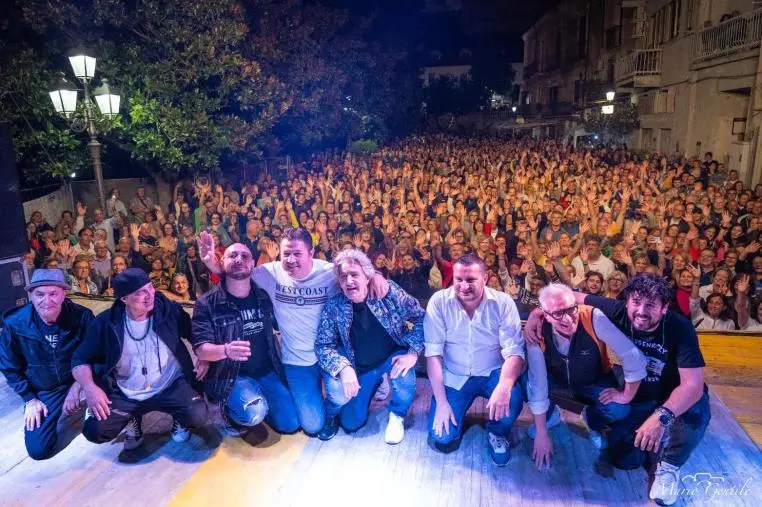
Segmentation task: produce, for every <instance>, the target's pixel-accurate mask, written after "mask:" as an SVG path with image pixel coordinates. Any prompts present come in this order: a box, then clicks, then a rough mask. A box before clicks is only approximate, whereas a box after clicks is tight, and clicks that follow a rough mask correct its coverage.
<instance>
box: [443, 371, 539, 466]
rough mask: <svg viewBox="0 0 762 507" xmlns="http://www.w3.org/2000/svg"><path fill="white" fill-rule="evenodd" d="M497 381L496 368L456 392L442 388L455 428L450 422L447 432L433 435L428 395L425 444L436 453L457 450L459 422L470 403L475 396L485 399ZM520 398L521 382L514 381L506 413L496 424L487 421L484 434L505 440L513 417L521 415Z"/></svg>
mask: <svg viewBox="0 0 762 507" xmlns="http://www.w3.org/2000/svg"><path fill="white" fill-rule="evenodd" d="M499 380H500V369H499V368H498V369H496V370H495V371H493V372H492V373H491V374H490V376H489V377H470V378H469V379H468V380H467V381H466V383H465V384H464V385H463V387H461V388H460V389H453V388H452V387H447V386H445V394H446V396H447V402H448V403H449V404H450V407H451V408H452V412H453V414H454V415H455V421H456V423H457V426H454V427H453V425H452V424H450V423H448V424H449V426H450V428H449V433H442V436H437V435H436V433H434V429H433V426H434V415H435V414H436V411H437V401H436V399H435V398H434V397H433V396H432V397H431V406H430V407H429V443H430V445H432V447H434V448H435V449H436V450H438V451H442V452H452V451H454V450H455V449H457V446H458V443H459V441H460V437H461V436H462V434H463V419H464V418H465V416H466V412H467V411H468V408H469V407H470V406H471V404H472V403H473V402H474V400H475V399H476V397H477V396H482V397H483V398H487V399H489V397H490V396H492V392H493V391H494V390H495V387H497V384H498V382H499ZM523 403H524V397H523V395H522V393H521V383H520V382H519V381H516V383H515V384H514V386H513V389H512V390H511V405H510V407H511V408H510V413H509V414H508V416H507V417H504V418H502V419H500V420H499V421H488V422H487V431H489V432H490V433H494V434H495V435H498V436H501V437H507V436H508V434H509V433H510V431H511V427H512V426H513V423H514V421H516V418H517V417H518V416H519V414H521V407H522V405H523Z"/></svg>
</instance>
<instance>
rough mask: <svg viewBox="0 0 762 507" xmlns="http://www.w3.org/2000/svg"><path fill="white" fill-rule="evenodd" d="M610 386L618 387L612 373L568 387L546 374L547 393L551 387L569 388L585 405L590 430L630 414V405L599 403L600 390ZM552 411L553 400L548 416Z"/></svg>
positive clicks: (599, 428) (598, 429)
mask: <svg viewBox="0 0 762 507" xmlns="http://www.w3.org/2000/svg"><path fill="white" fill-rule="evenodd" d="M610 387H615V388H618V385H617V381H616V378H615V377H614V375H613V374H611V375H605V376H603V377H601V378H599V379H598V380H597V381H596V382H595V383H594V384H589V385H586V386H584V387H577V388H570V387H567V386H564V385H562V384H560V383H559V382H557V381H556V380H555V378H553V377H552V376H551V375H550V374H548V394H550V392H551V390H552V389H570V390H571V392H572V394H574V396H576V397H577V398H579V399H580V400H581V401H582V402H583V403H585V405H587V425H588V426H589V427H590V429H591V430H594V431H600V430H601V429H603V428H604V427H605V426H606V425H608V424H609V423H612V422H614V421H621V420H622V419H624V418H626V417H627V416H628V415H630V405H629V404H626V405H623V404H621V403H606V404H604V403H601V402H600V401H599V400H598V396H600V394H601V392H602V391H603V390H604V389H608V388H610ZM552 412H553V402H551V403H550V408H548V412H547V414H548V416H550V414H551V413H552Z"/></svg>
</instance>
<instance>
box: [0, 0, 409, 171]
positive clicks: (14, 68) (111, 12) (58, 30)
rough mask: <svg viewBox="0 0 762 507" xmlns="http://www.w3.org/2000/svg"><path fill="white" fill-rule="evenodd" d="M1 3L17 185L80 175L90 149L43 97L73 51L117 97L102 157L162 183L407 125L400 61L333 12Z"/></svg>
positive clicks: (216, 0) (0, 82)
mask: <svg viewBox="0 0 762 507" xmlns="http://www.w3.org/2000/svg"><path fill="white" fill-rule="evenodd" d="M9 3H10V8H9V9H8V10H7V11H6V12H4V13H1V14H0V41H4V42H0V78H1V79H0V118H4V119H7V120H8V121H10V122H11V123H12V124H13V125H14V135H15V138H14V140H15V142H16V150H17V154H18V159H19V163H20V164H21V166H22V170H23V171H24V172H25V174H29V175H42V174H50V175H62V174H70V173H71V172H74V171H76V170H77V169H79V168H80V167H81V166H82V164H88V163H89V162H88V154H87V150H86V149H85V147H84V145H85V144H86V136H82V135H80V136H78V135H75V134H72V133H71V132H69V130H68V126H67V124H66V121H65V120H63V119H61V118H59V117H57V116H56V115H55V113H54V111H53V108H52V105H51V104H50V99H49V97H48V91H49V90H50V88H51V86H52V85H53V83H54V82H55V80H56V79H57V74H58V72H59V71H66V72H67V73H69V74H70V69H69V67H68V60H67V59H66V58H65V56H64V53H65V52H66V51H67V50H68V49H69V48H71V47H75V46H83V47H85V48H87V49H88V50H90V51H92V54H93V55H94V56H96V57H97V59H98V60H97V69H96V78H95V80H94V82H93V83H91V85H92V87H93V88H94V87H95V86H97V85H98V84H99V80H100V79H101V78H103V77H106V78H108V79H109V82H110V84H111V85H113V86H115V87H117V88H119V90H120V92H121V95H122V100H121V104H122V110H121V114H120V116H119V118H118V119H117V120H116V121H114V122H113V123H112V124H111V128H110V129H108V130H105V131H101V139H102V140H103V141H104V144H105V145H106V146H112V147H118V148H119V150H118V151H119V152H126V153H128V154H129V156H130V157H132V158H133V159H134V160H135V161H136V162H138V163H140V164H141V165H143V166H145V167H146V168H147V169H149V170H150V171H152V172H155V171H157V170H158V171H160V172H162V173H164V175H165V176H169V177H170V178H172V177H176V176H178V175H184V174H189V173H194V172H196V171H198V170H204V171H208V170H217V169H221V168H222V167H223V166H227V165H229V164H236V163H238V162H243V161H247V160H251V159H255V158H257V157H260V156H261V151H262V149H263V147H264V146H265V144H269V145H270V146H275V145H279V146H286V147H294V146H308V145H311V144H313V143H320V142H323V141H326V140H335V139H342V138H345V137H361V136H373V137H378V136H381V135H383V133H384V132H385V131H386V130H387V128H388V126H389V125H391V124H392V123H393V122H394V121H398V120H399V117H400V116H402V114H400V111H402V110H403V108H400V107H396V106H397V105H398V103H400V102H402V101H401V100H400V98H399V92H398V91H399V90H400V89H402V88H401V87H402V86H408V85H409V83H401V82H400V80H399V74H398V73H397V72H396V71H397V70H398V69H399V68H400V65H401V64H402V62H404V61H405V55H404V54H402V53H400V52H399V51H396V50H393V49H391V48H389V47H370V46H369V45H368V44H367V43H366V42H364V41H363V38H362V31H361V30H366V29H368V26H369V25H367V24H363V23H351V22H350V21H349V17H348V14H347V13H346V12H345V11H342V10H339V9H332V8H327V7H324V6H318V5H314V4H308V5H305V4H303V3H302V1H301V0H278V1H276V0H241V1H235V0H183V1H180V0H136V1H132V2H123V1H120V0H84V1H81V2H76V3H74V2H70V1H69V0H13V1H11V2H9ZM2 18H4V19H2ZM3 21H5V23H3ZM4 27H7V28H4ZM358 27H361V28H358ZM407 70H408V73H407V74H406V75H408V76H409V75H415V71H414V69H407ZM411 70H412V71H411ZM70 80H73V78H71V79H70ZM410 90H411V88H410V87H409V86H408V88H406V91H407V92H409V91H410ZM405 96H408V95H405ZM409 96H411V97H412V96H414V95H413V94H410V95H409ZM81 97H82V95H81V94H80V100H81ZM347 97H351V99H347ZM16 102H18V105H16ZM27 120H28V121H27ZM28 125H31V128H30V127H29V126H28ZM273 135H276V136H279V137H280V139H279V141H278V142H277V143H274V142H272V139H271V137H272V136H273ZM47 154H49V155H50V157H48V156H47Z"/></svg>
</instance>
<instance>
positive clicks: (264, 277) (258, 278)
mask: <svg viewBox="0 0 762 507" xmlns="http://www.w3.org/2000/svg"><path fill="white" fill-rule="evenodd" d="M270 264H273V263H272V262H269V263H267V264H263V265H262V266H257V267H255V268H254V270H253V271H252V272H251V279H252V280H254V283H256V284H257V285H258V286H259V287H260V288H262V290H264V291H265V292H267V294H268V295H269V296H270V298H271V299H272V297H273V289H274V284H273V281H274V280H275V277H274V276H273V274H272V273H271V272H270V270H269V269H268V266H269V265H270Z"/></svg>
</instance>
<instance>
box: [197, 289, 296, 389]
mask: <svg viewBox="0 0 762 507" xmlns="http://www.w3.org/2000/svg"><path fill="white" fill-rule="evenodd" d="M251 290H252V291H253V292H254V293H255V294H256V295H257V301H258V303H259V305H260V307H261V308H262V310H263V314H264V318H263V320H264V330H265V333H267V337H266V339H267V344H268V349H269V353H270V362H271V363H272V366H273V369H274V371H275V372H276V373H277V374H278V375H279V376H280V377H281V378H283V365H282V363H281V360H280V344H279V343H278V342H277V340H276V338H275V334H274V333H273V327H274V326H275V316H274V315H273V306H272V303H271V302H270V298H269V297H268V296H267V293H266V292H265V291H264V290H262V289H260V288H259V287H258V286H257V285H255V284H254V283H253V282H252V284H251ZM242 336H243V321H242V320H241V316H240V314H239V312H238V308H237V307H236V306H235V303H233V302H232V301H231V300H230V298H229V296H228V292H227V291H226V290H225V282H224V280H223V282H222V283H220V284H219V285H217V286H216V287H215V288H214V289H212V290H211V291H209V292H207V293H206V294H204V295H203V296H202V297H201V298H200V299H199V300H198V301H196V305H195V306H194V307H193V318H192V319H191V343H192V344H193V349H194V350H196V349H198V347H200V346H201V345H203V344H204V343H213V344H215V345H224V344H225V343H230V342H231V341H234V340H240V339H241V337H242ZM240 369H241V363H240V362H239V361H234V360H232V359H222V360H221V361H214V362H211V363H210V365H209V373H208V374H207V376H206V379H205V381H204V391H205V392H206V395H207V396H208V397H209V399H210V400H211V401H213V402H222V403H224V402H226V401H227V398H228V395H229V394H230V391H231V389H233V384H235V381H236V379H237V378H238V373H239V372H240Z"/></svg>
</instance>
